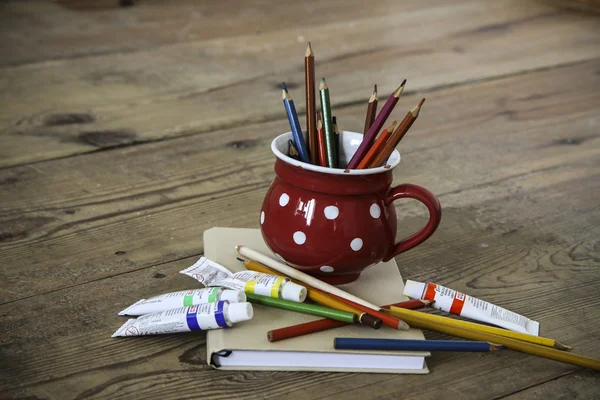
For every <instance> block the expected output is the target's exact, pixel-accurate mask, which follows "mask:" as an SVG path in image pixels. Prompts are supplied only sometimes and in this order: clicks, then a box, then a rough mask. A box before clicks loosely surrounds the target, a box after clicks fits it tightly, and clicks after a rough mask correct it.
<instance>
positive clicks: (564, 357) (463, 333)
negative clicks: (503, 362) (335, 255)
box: [389, 310, 600, 370]
mask: <svg viewBox="0 0 600 400" xmlns="http://www.w3.org/2000/svg"><path fill="white" fill-rule="evenodd" d="M389 313H390V314H392V315H399V314H394V313H395V312H394V311H393V310H390V311H389ZM402 314H403V317H402V318H403V319H404V320H405V321H407V322H408V323H410V324H411V326H413V327H415V328H420V329H429V330H432V331H436V332H441V333H445V334H447V335H450V336H456V337H460V338H463V339H469V340H482V341H486V342H490V343H495V344H498V345H503V346H506V347H508V348H509V349H511V350H516V351H520V352H522V353H526V354H530V355H534V356H538V357H542V358H547V359H550V360H555V361H560V362H564V363H567V364H572V365H577V366H580V367H585V368H592V369H595V370H600V360H596V359H593V358H589V357H585V356H580V355H577V354H573V353H570V352H568V351H562V350H557V349H553V348H550V347H546V346H540V345H538V344H534V343H529V342H524V341H522V340H518V339H513V338H509V337H506V336H500V335H496V334H493V333H487V332H482V331H475V330H473V329H469V328H463V327H460V326H454V325H450V324H447V323H445V322H443V323H442V322H432V321H431V320H429V319H427V318H423V316H422V314H423V313H421V312H419V311H411V310H404V312H403V313H402Z"/></svg>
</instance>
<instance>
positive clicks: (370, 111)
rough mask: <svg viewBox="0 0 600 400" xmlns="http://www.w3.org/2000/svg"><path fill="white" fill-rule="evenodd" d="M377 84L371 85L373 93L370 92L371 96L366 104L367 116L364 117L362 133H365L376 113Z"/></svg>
mask: <svg viewBox="0 0 600 400" xmlns="http://www.w3.org/2000/svg"><path fill="white" fill-rule="evenodd" d="M378 102H379V101H378V99H377V85H374V86H373V94H371V98H369V103H368V105H367V116H366V117H365V127H364V129H363V134H365V135H366V134H367V133H368V132H369V129H370V128H371V125H373V121H375V116H376V115H377V103H378Z"/></svg>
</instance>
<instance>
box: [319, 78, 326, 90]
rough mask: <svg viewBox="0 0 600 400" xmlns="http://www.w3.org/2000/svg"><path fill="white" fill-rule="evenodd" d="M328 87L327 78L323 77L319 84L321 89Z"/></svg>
mask: <svg viewBox="0 0 600 400" xmlns="http://www.w3.org/2000/svg"><path fill="white" fill-rule="evenodd" d="M323 89H327V82H325V78H323V79H321V83H320V84H319V90H323Z"/></svg>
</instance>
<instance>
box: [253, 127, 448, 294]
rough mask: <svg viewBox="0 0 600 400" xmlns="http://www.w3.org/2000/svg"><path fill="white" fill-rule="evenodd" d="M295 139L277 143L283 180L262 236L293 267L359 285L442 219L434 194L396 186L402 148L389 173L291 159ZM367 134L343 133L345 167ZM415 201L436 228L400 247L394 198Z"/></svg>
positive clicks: (266, 207)
mask: <svg viewBox="0 0 600 400" xmlns="http://www.w3.org/2000/svg"><path fill="white" fill-rule="evenodd" d="M291 138H292V136H291V133H290V132H288V133H284V134H282V135H280V136H278V137H277V138H275V140H273V142H272V144H271V150H272V151H273V153H274V154H275V157H276V160H275V174H276V177H275V179H274V180H273V182H272V183H271V186H270V187H269V190H268V191H267V194H266V196H265V199H264V201H263V205H262V210H261V212H260V228H261V232H262V236H263V238H264V240H265V242H266V244H267V246H268V247H269V248H270V249H271V251H272V252H273V253H274V254H275V255H276V256H277V257H278V258H280V259H281V260H282V261H284V262H286V263H287V264H289V265H291V266H293V267H294V268H296V269H298V270H300V271H302V272H305V273H307V274H309V275H312V276H315V277H317V278H319V279H321V280H323V281H325V282H328V283H331V284H335V285H339V284H344V283H349V282H352V281H354V280H356V279H358V277H359V276H360V273H361V272H362V270H363V269H365V268H366V267H368V266H370V265H373V264H376V263H378V262H380V261H382V260H383V261H388V260H390V259H391V258H393V257H394V256H396V255H398V254H400V253H402V252H405V251H406V250H409V249H411V248H413V247H415V246H417V245H419V244H421V243H423V242H424V241H425V240H427V239H428V238H429V237H430V236H431V235H432V234H433V232H435V230H436V229H437V227H438V225H439V223H440V220H441V218H442V210H441V207H440V203H439V201H438V199H437V197H435V196H434V195H433V194H432V193H431V192H430V191H428V190H427V189H425V188H423V187H421V186H417V185H411V184H408V183H406V184H402V185H398V186H396V187H390V185H391V184H392V180H393V172H392V171H393V170H394V168H395V167H396V166H398V164H399V163H400V153H399V152H398V151H397V150H395V151H394V153H393V154H392V155H391V156H390V158H389V159H388V160H387V164H386V165H385V166H383V167H378V168H369V169H362V170H344V169H333V168H325V167H320V166H316V165H311V164H307V163H303V162H301V161H297V160H294V159H293V158H290V157H288V156H287V155H286V151H287V144H288V140H289V139H291ZM362 139H363V135H362V134H360V133H355V132H348V131H342V132H340V164H342V165H345V164H346V162H347V160H349V159H350V157H351V156H352V154H354V152H355V151H356V149H357V148H358V145H359V144H360V142H361V141H362ZM403 198H413V199H416V200H418V201H420V202H421V203H423V204H425V206H427V209H428V210H429V222H427V225H425V227H424V228H423V229H421V230H420V231H419V232H417V233H415V234H413V235H411V236H409V237H408V238H406V239H404V240H401V241H399V242H396V227H397V219H396V209H395V208H394V205H393V202H394V200H398V199H403Z"/></svg>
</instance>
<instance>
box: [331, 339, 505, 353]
mask: <svg viewBox="0 0 600 400" xmlns="http://www.w3.org/2000/svg"><path fill="white" fill-rule="evenodd" d="M333 348H334V349H336V350H388V351H389V350H398V351H462V352H471V351H472V352H480V353H487V352H490V351H498V350H500V349H502V348H503V346H496V345H494V344H490V343H488V342H480V341H468V340H410V339H371V338H335V339H333Z"/></svg>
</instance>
